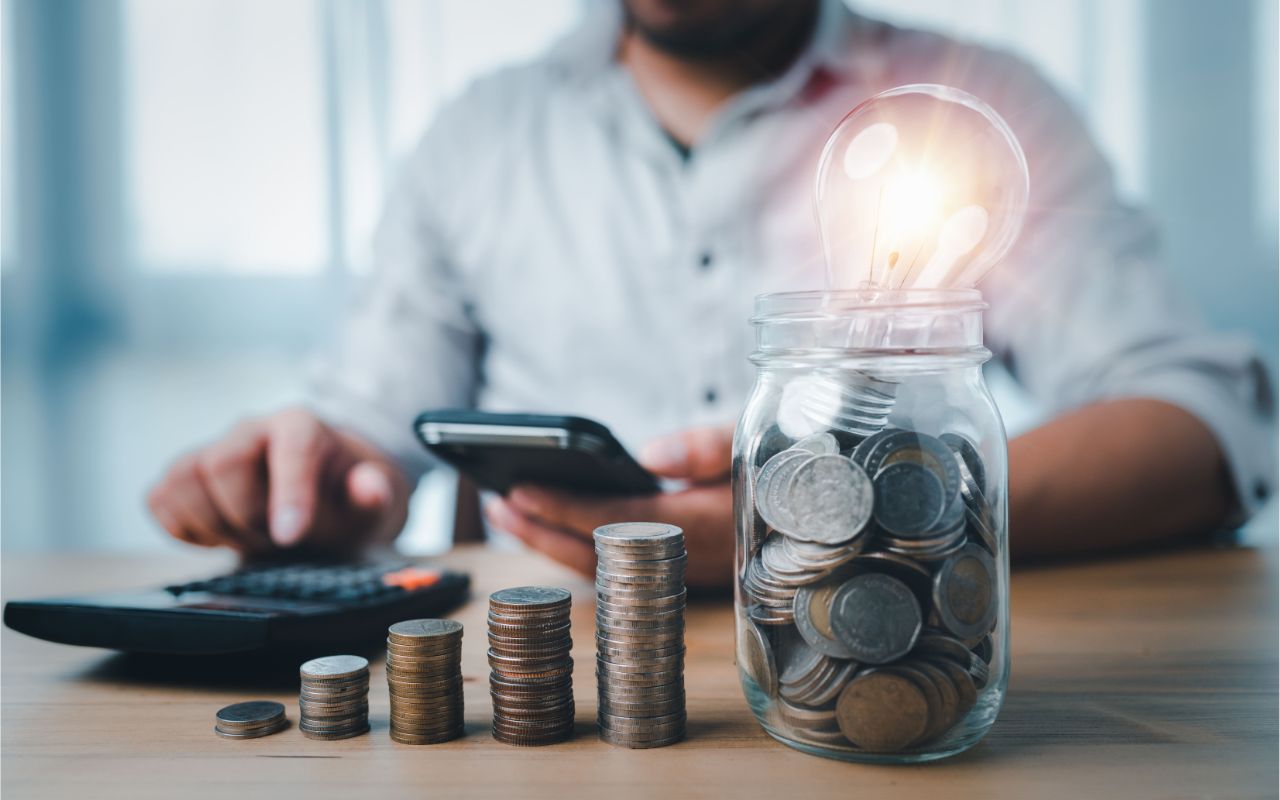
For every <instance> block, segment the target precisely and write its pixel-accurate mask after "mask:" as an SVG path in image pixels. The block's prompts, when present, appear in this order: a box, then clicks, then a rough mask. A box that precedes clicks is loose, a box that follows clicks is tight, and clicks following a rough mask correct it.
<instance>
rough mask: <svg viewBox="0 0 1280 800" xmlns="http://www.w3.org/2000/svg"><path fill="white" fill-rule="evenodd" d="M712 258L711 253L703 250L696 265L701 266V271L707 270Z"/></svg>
mask: <svg viewBox="0 0 1280 800" xmlns="http://www.w3.org/2000/svg"><path fill="white" fill-rule="evenodd" d="M713 260H714V259H712V258H711V253H710V252H709V251H704V252H703V254H702V255H701V256H700V257H699V258H698V266H699V267H701V268H702V270H703V271H706V270H709V269H711V264H712V262H713Z"/></svg>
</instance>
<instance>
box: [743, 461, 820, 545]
mask: <svg viewBox="0 0 1280 800" xmlns="http://www.w3.org/2000/svg"><path fill="white" fill-rule="evenodd" d="M808 456H809V454H808V453H804V452H801V451H798V450H783V451H782V452H781V453H778V454H777V455H775V456H774V457H773V458H770V459H769V460H768V461H766V462H765V464H764V466H763V467H761V468H760V472H759V473H758V474H757V475H756V480H755V500H756V513H757V514H759V515H760V517H761V519H763V520H764V521H765V523H767V524H768V525H769V527H771V528H774V529H777V527H778V526H777V524H776V522H777V516H776V514H775V513H774V509H773V508H772V507H771V506H770V505H769V487H770V486H772V485H773V482H774V477H775V476H776V475H777V473H778V470H780V469H782V467H783V466H784V465H785V464H786V463H787V462H788V461H794V460H796V459H803V458H807V457H808Z"/></svg>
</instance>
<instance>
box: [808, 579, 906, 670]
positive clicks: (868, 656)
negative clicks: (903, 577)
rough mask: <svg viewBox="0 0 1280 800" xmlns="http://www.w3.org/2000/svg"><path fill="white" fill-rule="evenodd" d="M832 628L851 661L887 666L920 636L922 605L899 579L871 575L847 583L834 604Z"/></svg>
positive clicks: (837, 593)
mask: <svg viewBox="0 0 1280 800" xmlns="http://www.w3.org/2000/svg"><path fill="white" fill-rule="evenodd" d="M830 614H831V629H832V631H833V632H834V633H835V635H836V638H837V639H839V640H840V641H841V642H843V643H844V644H845V645H846V646H847V648H848V650H849V652H850V656H849V657H851V658H853V659H854V660H856V661H859V662H862V663H864V664H886V663H888V662H890V661H893V660H894V659H897V658H901V657H902V656H904V655H906V653H907V652H908V651H910V650H911V647H912V645H914V644H915V641H916V637H917V636H918V635H919V634H920V628H921V623H922V620H921V614H920V604H919V603H918V602H917V601H916V598H915V595H914V594H912V592H911V589H909V588H907V585H906V584H904V583H903V582H902V581H900V580H898V579H897V578H893V577H890V576H888V575H882V574H879V573H874V572H869V573H864V574H861V575H856V576H854V577H853V578H850V579H849V580H848V581H846V582H845V584H844V585H843V586H841V587H840V589H839V590H838V591H837V592H836V594H835V596H834V597H833V598H832V601H831V611H830Z"/></svg>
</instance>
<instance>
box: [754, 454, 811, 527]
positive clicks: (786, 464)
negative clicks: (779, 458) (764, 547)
mask: <svg viewBox="0 0 1280 800" xmlns="http://www.w3.org/2000/svg"><path fill="white" fill-rule="evenodd" d="M787 452H792V453H796V454H797V457H796V458H791V459H788V460H786V461H783V462H782V464H781V465H780V466H779V467H778V470H777V472H775V473H774V474H773V477H771V478H770V479H769V483H768V486H766V487H765V496H764V501H765V504H766V506H767V507H768V509H769V513H770V514H771V515H772V520H773V522H771V523H770V524H771V525H772V527H773V528H774V529H776V530H779V531H783V532H788V531H791V530H792V529H794V528H795V525H796V521H795V516H794V512H795V507H794V506H793V505H792V502H791V497H790V496H789V495H788V487H789V486H790V485H791V479H792V478H793V477H794V476H795V474H796V471H797V470H799V469H800V468H801V467H802V466H804V465H805V464H806V463H807V462H809V461H811V460H812V459H814V458H817V456H814V455H812V454H811V453H809V452H807V451H804V450H789V451H787Z"/></svg>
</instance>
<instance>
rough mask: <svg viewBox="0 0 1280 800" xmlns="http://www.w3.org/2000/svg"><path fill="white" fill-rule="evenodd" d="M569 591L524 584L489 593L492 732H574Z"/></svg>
mask: <svg viewBox="0 0 1280 800" xmlns="http://www.w3.org/2000/svg"><path fill="white" fill-rule="evenodd" d="M569 603H570V595H569V593H568V592H567V591H565V590H564V589H555V588H550V587H545V586H520V587H517V588H514V589H503V590H502V591H499V592H494V593H493V594H492V595H490V596H489V666H490V667H491V668H492V672H491V673H490V674H489V692H490V694H491V695H492V697H493V738H495V739H497V740H498V741H500V742H504V743H506V744H514V745H543V744H553V743H555V742H562V741H564V740H565V739H568V738H569V736H570V735H572V734H573V712H574V705H573V659H572V658H570V657H569V650H570V648H571V647H572V646H573V639H572V638H571V637H570V635H569Z"/></svg>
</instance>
